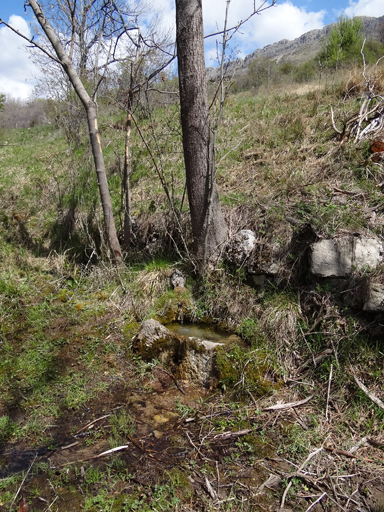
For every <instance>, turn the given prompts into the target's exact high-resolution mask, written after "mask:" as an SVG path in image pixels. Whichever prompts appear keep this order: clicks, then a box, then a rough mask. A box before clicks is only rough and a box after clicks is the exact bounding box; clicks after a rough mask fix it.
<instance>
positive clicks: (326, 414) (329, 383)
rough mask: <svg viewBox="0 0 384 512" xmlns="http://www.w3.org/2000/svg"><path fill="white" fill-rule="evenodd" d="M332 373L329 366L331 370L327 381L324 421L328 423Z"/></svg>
mask: <svg viewBox="0 0 384 512" xmlns="http://www.w3.org/2000/svg"><path fill="white" fill-rule="evenodd" d="M332 372H333V364H331V368H330V370H329V379H328V392H327V405H326V407H325V420H326V421H328V419H329V418H328V407H329V396H330V394H331V383H332Z"/></svg>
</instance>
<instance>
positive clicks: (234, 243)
mask: <svg viewBox="0 0 384 512" xmlns="http://www.w3.org/2000/svg"><path fill="white" fill-rule="evenodd" d="M255 243H256V235H255V233H254V232H253V231H251V230H250V229H242V230H241V231H239V232H238V233H236V235H235V236H234V237H232V238H231V240H230V242H229V244H228V248H227V257H228V259H229V261H230V262H231V263H234V264H236V265H242V264H243V263H244V262H245V261H246V259H247V258H248V257H249V256H250V254H251V253H252V251H253V248H254V247H255Z"/></svg>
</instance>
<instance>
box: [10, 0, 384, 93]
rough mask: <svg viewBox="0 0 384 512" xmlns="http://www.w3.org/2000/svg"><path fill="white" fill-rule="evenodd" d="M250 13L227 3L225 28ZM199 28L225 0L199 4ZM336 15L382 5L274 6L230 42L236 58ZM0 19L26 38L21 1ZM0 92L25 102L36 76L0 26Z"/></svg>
mask: <svg viewBox="0 0 384 512" xmlns="http://www.w3.org/2000/svg"><path fill="white" fill-rule="evenodd" d="M54 2H55V0H52V3H54ZM154 5H156V8H157V9H161V10H162V13H163V18H162V26H163V28H164V29H166V28H172V27H173V26H174V20H175V12H174V0H156V1H154ZM252 8H253V0H231V4H230V15H229V18H230V19H229V22H230V24H231V25H236V24H237V22H238V21H240V20H242V19H244V18H246V17H247V15H248V14H249V12H250V11H251V9H252ZM203 9H204V28H205V32H206V33H212V32H216V31H217V28H218V27H222V24H223V19H224V11H225V0H203ZM341 14H343V15H347V16H349V17H352V16H359V15H365V16H375V17H379V16H383V15H384V0H355V1H353V0H322V1H321V0H277V4H276V6H275V7H273V8H271V9H268V10H266V11H264V12H263V13H262V14H261V15H259V16H254V17H253V18H252V19H251V20H250V21H249V22H248V23H247V24H246V25H244V26H243V27H242V30H241V34H238V36H237V37H236V39H235V40H234V41H233V43H234V47H235V49H236V51H237V52H238V54H239V56H241V57H244V56H245V55H247V54H249V53H251V52H253V51H254V50H256V49H257V48H262V47H264V46H266V45H267V44H271V43H274V42H277V41H280V40H281V39H294V38H296V37H299V36H300V35H302V34H304V33H305V32H308V31H310V30H313V29H317V28H322V27H323V26H324V25H328V24H329V23H332V22H334V21H336V20H337V18H338V16H340V15H341ZM0 18H2V19H4V21H6V22H10V23H11V24H12V26H14V27H15V28H17V29H18V30H19V31H20V32H22V33H24V34H26V35H29V33H30V28H31V26H30V23H31V22H33V18H32V16H31V14H30V9H28V14H27V15H26V14H25V13H24V1H23V0H0ZM215 47H216V43H215V41H214V40H213V39H211V40H209V41H208V42H207V43H206V61H207V65H208V66H209V65H213V64H214V56H215ZM0 48H1V52H0V92H4V93H6V94H8V95H9V96H13V97H19V98H22V99H27V98H28V97H29V96H30V95H31V93H32V91H33V86H34V84H35V77H36V76H37V74H38V72H37V70H36V69H35V67H34V65H33V63H32V61H31V60H30V58H29V55H28V54H27V53H26V52H25V50H24V49H23V42H22V40H21V39H20V38H18V36H17V35H15V34H12V32H11V31H10V30H9V29H7V28H6V27H4V26H0Z"/></svg>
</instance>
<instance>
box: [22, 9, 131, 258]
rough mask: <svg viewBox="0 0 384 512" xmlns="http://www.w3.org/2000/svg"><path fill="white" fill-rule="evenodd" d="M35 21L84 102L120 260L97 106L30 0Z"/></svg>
mask: <svg viewBox="0 0 384 512" xmlns="http://www.w3.org/2000/svg"><path fill="white" fill-rule="evenodd" d="M28 3H29V5H30V6H31V8H32V10H33V12H34V14H35V17H36V19H37V21H38V22H39V24H40V26H41V28H42V29H43V31H44V33H45V35H46V36H47V38H48V39H49V41H50V43H51V45H52V47H53V49H54V50H55V53H56V55H57V58H58V60H59V61H60V64H61V65H62V67H63V69H64V71H65V73H66V74H67V76H68V78H69V80H70V82H71V84H72V86H73V88H74V89H75V91H76V94H77V95H78V96H79V98H80V100H81V102H82V104H83V105H84V108H85V111H86V114H87V121H88V130H89V136H90V140H91V147H92V154H93V159H94V162H95V167H96V174H97V183H98V186H99V192H100V197H101V204H102V208H103V214H104V225H105V231H106V234H107V239H108V245H109V248H110V250H111V255H112V260H113V262H114V263H117V264H118V263H121V260H122V257H121V248H120V243H119V240H118V238H117V232H116V226H115V221H114V218H113V211H112V202H111V196H110V193H109V188H108V181H107V174H106V171H105V164H104V156H103V151H102V148H101V141H100V133H99V130H98V125H97V106H96V103H95V102H94V101H93V100H92V98H91V97H90V96H89V94H88V93H87V91H86V89H85V87H84V85H83V83H82V81H81V79H80V77H79V76H78V74H77V72H76V70H75V68H74V66H73V64H72V61H71V60H70V58H69V57H68V55H67V54H66V52H65V50H64V48H63V45H62V44H61V42H60V39H59V38H58V36H57V34H56V33H55V31H54V29H53V28H52V26H51V24H50V23H49V21H48V20H47V19H46V17H45V15H44V13H43V11H42V9H41V7H40V5H39V4H38V3H37V1H36V0H29V2H28Z"/></svg>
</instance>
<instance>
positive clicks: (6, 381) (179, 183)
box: [0, 61, 384, 512]
mask: <svg viewBox="0 0 384 512" xmlns="http://www.w3.org/2000/svg"><path fill="white" fill-rule="evenodd" d="M268 65H270V66H271V76H272V72H273V66H272V64H271V63H270V62H269V64H268ZM312 65H313V64H311V63H309V64H308V69H307V72H305V73H304V71H303V70H301V71H300V73H301V72H303V73H304V79H298V78H297V79H296V78H294V77H295V76H299V75H296V73H298V68H295V67H293V68H292V69H291V68H289V67H288V66H286V67H285V68H282V67H280V68H279V72H278V74H277V76H279V77H280V78H279V80H277V79H276V80H275V81H273V80H270V78H268V76H267V77H265V78H263V80H262V81H261V83H260V84H257V85H256V84H255V83H252V80H256V77H262V76H263V75H262V73H261V72H260V71H257V65H256V64H255V65H254V68H253V69H252V67H251V70H250V74H249V77H247V80H249V81H248V82H247V84H245V83H242V84H241V83H240V82H238V84H237V85H236V87H235V88H234V89H233V93H232V94H231V95H229V96H228V98H227V102H226V108H225V111H224V114H223V120H222V124H221V126H220V128H219V132H218V137H217V148H216V159H217V183H218V189H219V193H220V199H221V203H222V205H223V209H224V213H225V216H226V220H227V223H228V226H229V231H230V234H231V235H233V234H235V233H237V232H238V231H239V230H241V229H244V228H246V229H251V230H253V231H254V233H255V234H256V236H257V243H258V247H260V259H261V260H262V259H263V258H268V257H269V256H268V254H269V253H268V250H269V248H271V247H272V246H273V247H277V248H278V249H279V254H280V260H279V262H278V266H279V268H278V272H276V274H275V276H274V277H273V279H272V278H271V279H270V280H269V282H267V283H266V284H265V285H264V286H263V287H255V285H254V284H252V282H251V276H250V275H248V274H247V272H246V271H245V269H244V268H243V267H241V266H240V267H236V266H234V265H233V264H231V263H230V262H229V261H228V260H227V259H226V258H225V254H223V259H222V261H220V262H219V263H218V264H217V266H216V267H215V268H214V269H211V271H210V272H208V273H207V274H206V275H205V276H204V277H196V275H195V274H194V267H193V261H192V259H191V258H190V255H189V249H190V244H191V229H190V224H189V223H190V221H189V214H188V213H189V212H188V210H187V202H186V197H185V173H184V169H183V163H182V162H183V160H182V141H181V135H180V125H179V116H180V112H179V106H178V103H177V101H175V94H165V93H164V91H170V92H172V93H175V91H176V89H177V82H176V80H175V79H174V78H172V77H168V76H166V75H164V76H163V77H162V78H163V79H162V78H160V79H159V81H158V83H157V85H156V88H155V89H156V90H154V91H149V92H148V94H147V95H146V97H144V95H143V97H141V98H140V102H139V101H138V102H137V103H136V104H135V108H134V113H133V115H134V118H135V120H136V122H137V124H136V125H135V129H132V134H131V156H132V174H131V208H132V216H133V225H132V231H133V238H132V243H131V245H130V248H129V251H127V252H126V253H125V256H124V258H125V259H124V265H122V266H120V267H116V266H114V265H112V264H111V262H110V259H109V250H108V246H107V244H106V242H105V234H104V228H103V222H102V211H101V206H100V199H99V195H98V190H97V183H96V179H95V176H94V170H93V161H92V155H91V151H90V147H89V140H88V134H87V128H86V123H85V119H84V117H83V115H82V113H81V112H82V111H81V108H80V105H79V103H78V100H77V99H76V98H75V97H73V96H70V97H69V99H70V101H66V102H60V101H58V100H55V101H53V100H51V101H47V102H45V101H44V102H43V101H37V102H35V103H33V105H35V106H36V105H37V106H38V108H37V107H36V112H37V111H39V112H43V115H42V116H41V115H40V114H39V115H38V116H35V115H34V114H33V115H32V112H34V110H33V109H32V108H30V106H29V107H28V112H29V115H30V116H31V117H30V118H29V119H30V122H29V126H27V124H28V123H27V122H26V123H25V124H24V126H23V127H20V125H17V126H15V125H12V124H10V123H11V122H12V116H11V115H9V114H7V112H9V110H8V111H7V109H8V108H9V105H10V102H7V101H6V102H5V104H4V112H3V113H2V114H1V116H2V122H3V124H2V128H1V132H0V167H1V173H0V197H1V212H0V216H1V217H0V262H1V263H0V268H1V272H0V300H1V309H0V323H1V332H0V352H1V357H0V460H1V469H0V510H1V511H3V510H4V511H5V510H14V509H16V508H17V506H16V505H15V504H16V503H18V501H19V499H20V498H21V496H24V498H25V500H26V502H27V503H29V505H30V508H31V510H36V511H40V510H59V511H63V512H64V511H66V512H68V511H70V510H73V511H80V510H84V511H96V510H105V511H107V510H109V511H112V510H116V511H124V510H126V511H128V510H136V509H139V510H142V511H154V510H156V511H160V510H163V511H166V510H179V511H185V512H188V511H189V512H192V511H197V510H204V511H208V510H212V509H216V510H223V511H224V510H231V511H237V510H239V511H240V510H249V511H251V510H259V509H261V510H274V509H278V508H281V509H287V508H289V509H293V510H309V509H311V510H320V506H324V507H325V508H327V507H328V508H329V509H333V507H336V508H341V509H343V510H382V507H383V506H384V503H383V501H382V496H383V492H384V487H383V486H384V482H383V477H382V471H383V463H382V446H383V443H384V441H383V414H384V412H383V409H382V407H381V406H380V400H379V401H377V400H376V401H373V400H372V399H371V398H372V396H374V397H376V398H379V399H381V400H383V397H384V392H383V383H382V368H383V357H384V356H383V347H382V334H383V331H382V324H383V315H382V313H381V312H376V313H367V312H361V311H358V310H356V309H354V307H353V304H352V303H349V304H348V303H346V302H345V300H344V295H343V293H340V292H339V290H338V289H337V287H335V286H334V283H333V281H332V280H327V279H322V278H318V279H315V278H314V277H313V276H310V274H309V267H308V250H309V247H310V244H311V243H312V242H314V241H316V240H319V239H322V238H332V237H333V238H334V239H336V238H337V237H338V236H340V235H342V234H345V233H358V234H359V235H365V234H368V233H369V234H370V235H375V236H377V237H379V238H383V236H384V232H383V229H384V200H383V193H382V182H383V173H384V170H383V164H382V163H381V162H376V163H375V162H373V161H372V159H371V158H370V152H369V147H370V144H371V140H370V139H369V138H366V139H363V140H361V141H359V142H355V139H354V137H352V136H351V137H349V138H348V137H347V136H345V137H344V136H343V137H340V133H338V131H337V130H339V131H340V132H341V131H342V128H343V126H345V125H346V124H347V123H348V122H349V121H350V119H352V118H353V116H354V115H356V113H359V111H360V110H361V106H362V103H363V101H364V99H365V98H366V94H368V93H369V94H371V95H375V98H376V99H375V102H376V103H375V104H380V102H381V101H382V99H381V98H382V95H383V93H384V86H383V84H384V73H383V68H382V66H380V63H379V65H378V66H372V67H368V68H366V69H365V70H363V69H362V68H361V66H359V62H358V61H356V62H355V67H354V68H353V69H349V70H345V69H344V70H343V69H340V67H338V71H337V73H336V72H335V70H334V69H333V68H334V67H335V66H332V69H329V70H328V69H327V70H324V69H319V68H312V67H311V66H312ZM349 67H350V63H349ZM288 68H289V69H288ZM282 69H284V70H285V71H282ZM310 69H313V70H314V71H313V73H312V72H310ZM320 72H321V73H320ZM211 86H212V95H213V91H214V85H213V84H211ZM371 86H372V87H373V89H372V88H371V90H370V91H369V87H371ZM248 87H249V88H248ZM367 88H368V89H367ZM118 94H119V91H118V88H115V89H114V88H112V87H111V88H107V87H106V88H105V89H104V90H101V91H100V92H99V123H100V129H101V133H102V145H103V148H104V156H105V161H106V168H107V174H108V182H109V186H110V191H111V197H112V206H113V210H114V214H115V218H116V219H117V226H118V231H119V233H120V236H122V233H123V230H124V194H123V190H122V178H123V175H124V151H125V135H126V132H125V127H126V118H125V113H123V112H122V111H120V110H119V109H118V108H117V107H116V105H117V104H118V102H117V101H116V97H117V96H118ZM144 100H145V101H144ZM329 105H332V106H333V119H332V115H331V111H330V108H329ZM34 108H35V107H34ZM23 109H24V106H23V105H12V111H13V112H15V115H14V118H16V117H17V115H18V112H20V117H22V115H24V114H22V113H23V112H24V110H23ZM39 109H41V110H39ZM7 115H8V117H7ZM335 127H336V129H337V130H335ZM346 133H347V132H345V133H344V135H345V134H346ZM375 136H376V137H377V136H378V134H377V133H376V134H375ZM267 249H268V250H267ZM175 269H179V270H181V271H182V272H183V273H184V274H185V275H186V276H187V284H186V288H185V289H182V290H178V289H174V290H173V289H171V287H170V284H169V278H170V275H171V274H172V272H173V271H174V270H175ZM372 272H373V271H372V270H371V269H369V268H366V269H364V270H363V271H357V270H356V271H355V272H354V275H353V279H355V280H356V282H357V281H358V280H359V279H363V278H365V277H367V276H368V277H369V276H370V275H371V274H372ZM374 273H375V275H376V276H381V275H382V267H381V266H379V267H378V268H377V269H376V270H375V271H374ZM251 285H252V286H251ZM180 308H181V309H182V310H183V312H184V316H185V317H186V318H188V319H190V320H194V321H201V322H205V323H208V324H210V325H211V324H214V325H220V326H221V327H222V328H225V329H226V330H228V331H230V332H233V333H236V334H237V335H239V336H240V337H241V338H242V339H243V345H242V346H239V345H238V344H236V343H234V344H233V345H231V346H229V347H226V348H225V349H224V350H221V351H220V352H219V353H218V356H217V366H218V372H217V376H216V378H215V379H213V380H212V383H211V387H210V389H203V388H201V387H199V386H198V385H196V384H194V383H188V382H183V383H181V384H182V389H183V393H182V392H181V391H180V388H179V387H176V386H175V382H174V380H173V379H172V377H171V375H172V374H171V370H172V368H163V367H162V365H161V364H160V363H159V361H157V360H152V361H149V362H148V361H144V360H142V359H141V358H140V357H138V355H137V354H135V353H134V351H133V349H132V337H133V336H134V335H135V334H136V333H137V331H138V329H139V327H140V324H141V322H142V321H143V320H144V319H147V318H152V317H156V318H158V319H160V320H161V321H162V322H164V323H165V322H166V321H167V319H169V318H171V317H173V318H174V317H175V316H177V315H176V314H175V312H177V311H179V310H180ZM362 382H363V383H364V384H365V386H366V389H367V390H368V393H367V392H366V391H364V389H363V388H362V387H361V386H360V385H359V383H360V384H361V383H362ZM292 403H293V404H294V407H292ZM284 404H285V405H287V404H288V405H289V404H290V406H288V407H284ZM116 448H120V449H119V450H115V449H116ZM113 450H115V451H113ZM105 452H108V453H105ZM316 503H317V504H316ZM320 504H321V505H320Z"/></svg>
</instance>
